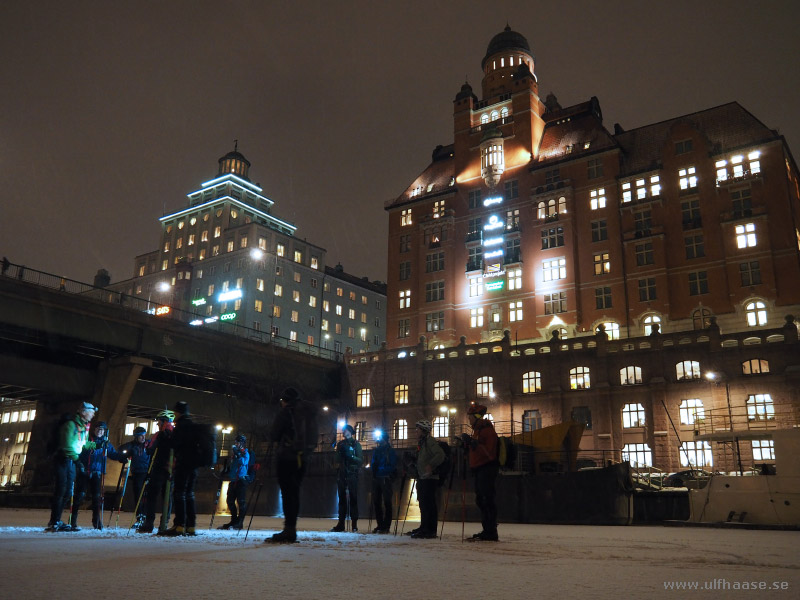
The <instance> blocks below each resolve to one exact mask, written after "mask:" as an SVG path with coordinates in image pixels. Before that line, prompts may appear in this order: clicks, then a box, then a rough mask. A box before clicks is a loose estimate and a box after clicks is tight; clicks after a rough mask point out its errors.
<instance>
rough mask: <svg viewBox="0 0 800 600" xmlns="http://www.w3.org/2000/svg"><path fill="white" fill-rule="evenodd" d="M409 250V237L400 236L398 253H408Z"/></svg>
mask: <svg viewBox="0 0 800 600" xmlns="http://www.w3.org/2000/svg"><path fill="white" fill-rule="evenodd" d="M409 250H411V235H401V236H400V252H408V251H409Z"/></svg>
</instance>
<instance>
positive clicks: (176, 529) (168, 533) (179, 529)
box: [158, 525, 186, 537]
mask: <svg viewBox="0 0 800 600" xmlns="http://www.w3.org/2000/svg"><path fill="white" fill-rule="evenodd" d="M184 533H186V530H185V529H184V527H183V525H174V526H172V527H170V528H169V529H165V530H164V531H159V532H158V535H163V536H164V537H178V536H181V535H183V534H184Z"/></svg>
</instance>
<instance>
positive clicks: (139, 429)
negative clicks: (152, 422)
mask: <svg viewBox="0 0 800 600" xmlns="http://www.w3.org/2000/svg"><path fill="white" fill-rule="evenodd" d="M146 433H147V429H145V428H144V427H137V428H136V429H134V430H133V435H145V434H146Z"/></svg>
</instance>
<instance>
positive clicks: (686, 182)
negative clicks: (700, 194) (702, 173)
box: [678, 167, 697, 190]
mask: <svg viewBox="0 0 800 600" xmlns="http://www.w3.org/2000/svg"><path fill="white" fill-rule="evenodd" d="M678 181H679V183H680V186H681V189H682V190H688V189H692V188H696V187H697V175H696V169H695V167H686V168H685V169H680V170H679V171H678Z"/></svg>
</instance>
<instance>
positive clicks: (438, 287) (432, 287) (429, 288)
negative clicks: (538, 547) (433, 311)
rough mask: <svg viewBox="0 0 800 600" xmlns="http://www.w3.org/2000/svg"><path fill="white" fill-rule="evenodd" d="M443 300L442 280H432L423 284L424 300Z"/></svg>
mask: <svg viewBox="0 0 800 600" xmlns="http://www.w3.org/2000/svg"><path fill="white" fill-rule="evenodd" d="M439 300H444V281H432V282H430V283H426V284H425V302H437V301H439Z"/></svg>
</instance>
